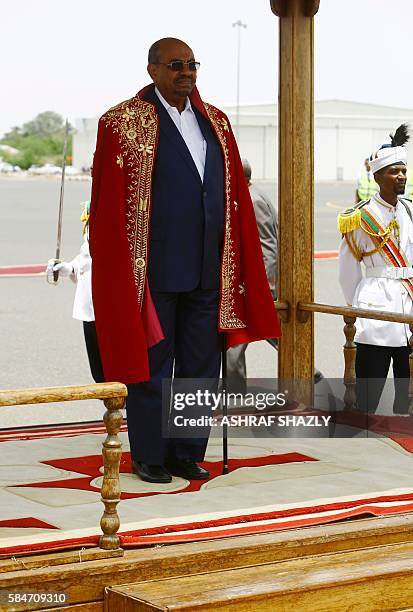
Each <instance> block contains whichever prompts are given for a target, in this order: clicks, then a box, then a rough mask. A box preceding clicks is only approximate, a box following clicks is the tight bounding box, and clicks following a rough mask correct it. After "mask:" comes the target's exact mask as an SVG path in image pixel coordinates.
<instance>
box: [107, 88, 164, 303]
mask: <svg viewBox="0 0 413 612" xmlns="http://www.w3.org/2000/svg"><path fill="white" fill-rule="evenodd" d="M102 119H103V120H104V122H105V123H106V124H107V125H108V126H110V127H111V128H112V130H113V131H114V132H115V133H116V134H117V135H118V139H119V145H120V149H121V155H120V156H118V157H121V158H122V161H123V164H122V166H121V167H123V168H124V172H126V175H127V180H126V181H125V183H126V188H127V193H126V234H127V239H128V244H129V249H130V255H131V265H132V268H133V275H134V280H135V286H136V291H137V295H138V302H139V306H142V301H143V295H144V291H145V278H146V267H147V257H148V233H149V219H150V209H151V202H152V201H151V183H152V172H153V165H154V155H153V153H154V150H155V143H156V137H157V132H158V116H157V114H156V111H155V109H154V107H153V105H152V104H150V103H149V102H145V101H143V100H141V99H140V98H139V97H138V96H136V97H134V98H131V99H130V100H126V101H125V102H121V103H120V104H118V105H117V106H115V107H113V108H111V109H110V110H109V111H108V112H107V113H105V114H104V115H103V117H102ZM119 165H120V164H119Z"/></svg>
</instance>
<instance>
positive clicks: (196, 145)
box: [155, 87, 207, 181]
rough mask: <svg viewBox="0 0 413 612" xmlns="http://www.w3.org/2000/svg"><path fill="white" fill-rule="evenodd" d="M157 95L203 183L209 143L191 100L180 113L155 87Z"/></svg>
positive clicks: (187, 100)
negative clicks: (201, 128) (203, 133)
mask: <svg viewBox="0 0 413 612" xmlns="http://www.w3.org/2000/svg"><path fill="white" fill-rule="evenodd" d="M155 93H156V95H157V96H158V98H159V100H160V101H161V102H162V104H163V106H164V107H165V109H166V110H167V112H168V115H169V116H170V118H171V119H172V121H173V122H174V124H175V125H176V127H177V129H178V130H179V133H180V134H181V136H182V138H183V139H184V141H185V144H186V146H187V147H188V149H189V152H190V154H191V157H192V159H193V160H194V164H195V166H196V168H197V170H198V172H199V176H200V177H201V181H203V180H204V170H205V158H206V150H207V143H206V141H205V138H204V137H203V135H202V132H201V130H200V127H199V125H198V121H197V118H196V116H195V113H194V111H193V110H192V106H191V102H190V100H189V98H187V99H186V103H185V108H184V110H183V111H182V113H180V112H179V111H178V109H177V108H176V107H175V106H171V105H170V104H169V102H167V101H166V100H165V98H164V97H163V96H162V94H161V92H160V91H159V89H158V88H157V87H155Z"/></svg>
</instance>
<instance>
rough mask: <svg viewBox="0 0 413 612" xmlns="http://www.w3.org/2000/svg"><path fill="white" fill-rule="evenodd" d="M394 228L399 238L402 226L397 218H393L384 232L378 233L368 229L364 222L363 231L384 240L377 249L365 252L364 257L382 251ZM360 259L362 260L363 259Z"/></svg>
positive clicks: (396, 236)
mask: <svg viewBox="0 0 413 612" xmlns="http://www.w3.org/2000/svg"><path fill="white" fill-rule="evenodd" d="M393 229H394V235H395V238H396V240H397V239H398V237H399V236H400V228H399V224H398V223H397V221H396V219H393V220H392V221H390V223H389V225H388V226H387V227H386V229H385V230H384V232H378V233H377V234H376V233H375V232H371V231H370V230H369V229H367V227H366V226H365V224H363V226H362V230H363V232H366V234H368V235H369V236H372V237H373V238H382V241H381V242H380V244H379V246H377V247H376V248H375V249H372V250H371V251H366V252H365V253H363V254H362V258H363V257H370V256H371V255H374V254H375V253H380V252H381V251H382V249H383V248H384V247H385V246H386V244H387V242H388V240H389V238H390V235H391V233H392V231H393ZM359 261H361V259H360V260H359Z"/></svg>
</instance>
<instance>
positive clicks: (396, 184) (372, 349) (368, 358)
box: [338, 124, 413, 414]
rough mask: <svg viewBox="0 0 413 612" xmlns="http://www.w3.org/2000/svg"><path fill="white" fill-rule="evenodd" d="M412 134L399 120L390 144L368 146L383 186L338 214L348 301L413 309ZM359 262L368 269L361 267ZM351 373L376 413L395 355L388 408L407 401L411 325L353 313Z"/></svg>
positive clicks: (363, 405) (363, 404)
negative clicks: (408, 188)
mask: <svg viewBox="0 0 413 612" xmlns="http://www.w3.org/2000/svg"><path fill="white" fill-rule="evenodd" d="M408 138H409V136H408V134H407V126H406V125H404V124H403V125H401V126H400V127H399V128H398V129H397V130H396V132H395V134H394V136H391V143H390V144H387V145H382V147H381V148H380V149H379V150H378V151H376V152H375V153H373V154H372V155H371V157H370V161H369V163H370V166H371V169H372V172H373V174H374V179H375V181H376V183H377V184H378V185H379V188H380V191H379V193H376V194H375V195H373V196H372V197H371V198H370V199H368V200H365V201H363V202H360V203H359V204H358V205H357V206H355V207H354V208H351V209H348V210H346V211H344V213H342V214H340V215H339V217H338V228H339V231H340V232H341V233H342V234H343V240H342V242H341V245H340V250H339V281H340V285H341V288H342V290H343V293H344V296H345V299H346V301H347V303H348V304H349V305H350V306H354V307H357V308H365V309H372V310H382V311H387V312H398V313H403V314H412V313H413V308H412V304H413V301H412V298H413V267H412V261H413V222H412V210H411V201H410V200H407V199H405V198H402V197H401V196H403V194H404V191H405V186H406V171H407V166H406V164H407V153H406V149H405V147H404V146H403V145H404V144H405V143H406V142H407V140H408ZM361 262H363V264H364V267H365V274H364V276H363V274H362V266H361ZM356 328H357V332H356V336H355V342H356V344H357V356H356V376H357V386H356V389H357V403H358V407H359V409H360V410H363V411H368V412H375V411H376V409H377V406H378V404H379V401H380V397H381V394H382V391H383V387H384V383H385V380H386V377H387V373H388V370H389V367H390V363H391V361H393V374H394V378H395V399H394V404H393V412H394V413H395V414H407V412H408V406H409V398H408V382H409V375H410V372H409V354H410V347H409V344H408V341H409V337H410V332H409V327H408V325H404V324H402V323H391V322H387V321H377V320H373V319H361V318H359V319H357V322H356Z"/></svg>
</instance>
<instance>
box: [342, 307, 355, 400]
mask: <svg viewBox="0 0 413 612" xmlns="http://www.w3.org/2000/svg"><path fill="white" fill-rule="evenodd" d="M343 318H344V323H345V326H344V329H343V331H344V335H345V337H346V343H345V345H344V347H343V352H344V384H345V386H346V390H345V392H344V409H345V410H354V408H355V406H356V400H357V398H356V354H357V346H356V344H355V342H354V336H355V335H356V326H355V322H356V317H343Z"/></svg>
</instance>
